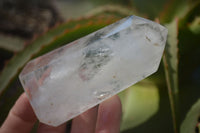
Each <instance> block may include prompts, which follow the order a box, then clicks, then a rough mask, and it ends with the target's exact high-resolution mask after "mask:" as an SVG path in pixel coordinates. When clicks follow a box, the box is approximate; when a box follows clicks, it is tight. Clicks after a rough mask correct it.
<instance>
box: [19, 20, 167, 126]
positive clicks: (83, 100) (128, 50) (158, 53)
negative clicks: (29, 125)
mask: <svg viewBox="0 0 200 133" xmlns="http://www.w3.org/2000/svg"><path fill="white" fill-rule="evenodd" d="M166 38H167V29H166V28H165V27H163V26H161V25H159V24H157V23H155V22H152V21H149V20H147V19H144V18H140V17H137V16H129V17H126V18H124V19H122V20H120V21H118V22H116V23H114V24H111V25H109V26H107V27H105V28H103V29H100V30H98V31H96V32H94V33H92V34H89V35H87V36H85V37H83V38H81V39H78V40H76V41H74V42H72V43H69V44H67V45H65V46H63V47H61V48H58V49H56V50H54V51H52V52H50V53H47V54H45V55H43V56H40V57H38V58H36V59H34V60H32V61H30V62H28V64H27V65H26V66H25V67H24V69H23V71H22V72H21V73H20V76H19V77H20V81H21V83H22V85H23V87H24V90H25V92H26V94H27V95H28V98H29V100H30V103H31V105H32V107H33V109H34V111H35V113H36V116H37V117H38V119H39V120H40V121H41V122H43V123H45V124H48V125H52V126H58V125H60V124H62V123H64V122H66V121H68V120H70V119H72V118H74V117H75V116H77V115H79V114H81V113H83V112H84V111H86V110H88V109H89V108H91V107H93V106H95V105H97V104H99V103H100V102H102V101H104V100H105V99H107V98H109V97H111V96H113V95H115V94H117V93H118V92H120V91H122V90H124V89H126V88H128V87H129V86H131V85H133V84H134V83H136V82H138V81H140V80H142V79H144V78H146V77H147V76H149V75H151V74H152V73H154V72H156V70H157V69H158V66H159V63H160V60H161V57H162V54H163V50H164V47H165V43H166Z"/></svg>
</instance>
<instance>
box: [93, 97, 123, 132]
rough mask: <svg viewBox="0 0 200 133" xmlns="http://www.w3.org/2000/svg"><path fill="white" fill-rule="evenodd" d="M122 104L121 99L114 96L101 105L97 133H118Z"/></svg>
mask: <svg viewBox="0 0 200 133" xmlns="http://www.w3.org/2000/svg"><path fill="white" fill-rule="evenodd" d="M121 114H122V104H121V101H120V99H119V97H118V96H117V95H116V96H113V97H111V98H109V99H108V100H106V101H104V102H103V103H101V104H100V105H99V113H98V118H97V125H96V133H118V132H119V131H120V121H121Z"/></svg>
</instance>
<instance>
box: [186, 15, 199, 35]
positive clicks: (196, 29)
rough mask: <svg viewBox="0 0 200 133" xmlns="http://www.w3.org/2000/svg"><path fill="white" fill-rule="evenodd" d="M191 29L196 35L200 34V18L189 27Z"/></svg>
mask: <svg viewBox="0 0 200 133" xmlns="http://www.w3.org/2000/svg"><path fill="white" fill-rule="evenodd" d="M189 29H190V30H191V31H192V32H193V33H194V34H200V16H198V17H196V18H195V19H194V21H193V22H192V23H191V24H190V25H189Z"/></svg>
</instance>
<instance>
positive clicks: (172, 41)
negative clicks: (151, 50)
mask: <svg viewBox="0 0 200 133" xmlns="http://www.w3.org/2000/svg"><path fill="white" fill-rule="evenodd" d="M165 26H166V28H167V29H168V37H167V45H166V48H165V53H164V58H163V60H164V66H165V73H166V79H167V80H168V81H167V84H168V86H169V87H170V88H171V90H172V92H173V93H178V19H175V20H174V21H173V22H171V23H170V24H166V25H165Z"/></svg>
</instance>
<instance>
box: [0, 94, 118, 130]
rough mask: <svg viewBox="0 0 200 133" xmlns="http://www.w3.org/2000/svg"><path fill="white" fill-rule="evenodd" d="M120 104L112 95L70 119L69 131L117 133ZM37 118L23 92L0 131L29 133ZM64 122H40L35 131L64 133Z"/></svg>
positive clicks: (116, 97)
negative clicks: (54, 124) (54, 123)
mask: <svg viewBox="0 0 200 133" xmlns="http://www.w3.org/2000/svg"><path fill="white" fill-rule="evenodd" d="M121 114H122V106H121V102H120V99H119V97H118V96H113V97H111V98H109V99H108V100H106V101H104V102H102V103H101V104H100V105H99V106H96V107H93V108H91V109H89V110H88V111H86V112H84V113H82V114H81V115H79V116H77V117H76V118H74V119H73V120H72V126H71V133H119V132H120V120H121ZM36 121H37V118H36V116H35V114H34V112H33V110H32V107H31V105H30V103H29V100H28V98H27V96H26V95H25V93H23V94H22V95H21V96H20V97H19V98H18V100H17V101H16V103H15V105H14V106H13V107H12V109H11V110H10V112H9V114H8V116H7V118H6V120H5V121H4V123H3V124H2V126H1V128H0V133H30V132H31V130H32V128H33V126H34V124H35V122H36ZM65 128H66V123H65V124H62V125H60V126H58V127H51V126H48V125H45V124H43V123H40V124H39V126H38V130H37V133H65Z"/></svg>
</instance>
